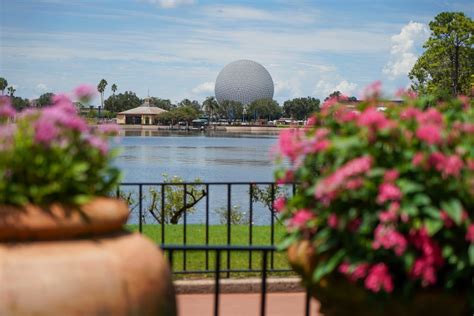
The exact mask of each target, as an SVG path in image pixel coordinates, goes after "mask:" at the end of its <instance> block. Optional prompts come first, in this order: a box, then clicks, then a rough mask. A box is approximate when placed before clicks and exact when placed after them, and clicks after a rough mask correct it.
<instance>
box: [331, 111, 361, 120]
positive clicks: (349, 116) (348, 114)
mask: <svg viewBox="0 0 474 316" xmlns="http://www.w3.org/2000/svg"><path fill="white" fill-rule="evenodd" d="M358 117H359V112H358V111H354V110H350V109H347V108H341V109H340V110H337V111H336V112H335V113H334V118H335V119H336V120H337V121H338V122H339V123H346V122H352V121H356V120H357V118H358Z"/></svg>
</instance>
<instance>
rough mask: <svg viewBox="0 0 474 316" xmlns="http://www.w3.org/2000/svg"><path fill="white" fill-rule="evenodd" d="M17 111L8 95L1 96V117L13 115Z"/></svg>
mask: <svg viewBox="0 0 474 316" xmlns="http://www.w3.org/2000/svg"><path fill="white" fill-rule="evenodd" d="M15 114H16V111H15V109H14V108H13V106H12V104H11V101H10V98H9V97H6V96H0V117H7V118H8V117H13V116H15Z"/></svg>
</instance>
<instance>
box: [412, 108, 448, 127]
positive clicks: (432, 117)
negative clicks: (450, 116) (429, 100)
mask: <svg viewBox="0 0 474 316" xmlns="http://www.w3.org/2000/svg"><path fill="white" fill-rule="evenodd" d="M416 119H417V121H418V123H419V124H420V125H435V126H439V125H441V124H442V123H443V115H441V113H439V111H438V110H436V109H435V108H430V109H428V110H427V111H425V112H421V113H420V114H419V115H418V116H417V117H416Z"/></svg>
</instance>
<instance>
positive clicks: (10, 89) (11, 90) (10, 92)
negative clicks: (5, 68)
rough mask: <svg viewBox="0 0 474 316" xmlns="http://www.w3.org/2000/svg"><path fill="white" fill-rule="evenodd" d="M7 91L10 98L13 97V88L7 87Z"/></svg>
mask: <svg viewBox="0 0 474 316" xmlns="http://www.w3.org/2000/svg"><path fill="white" fill-rule="evenodd" d="M7 91H8V95H9V96H11V97H13V95H14V94H15V91H16V89H15V88H13V87H12V86H9V87H8V88H7Z"/></svg>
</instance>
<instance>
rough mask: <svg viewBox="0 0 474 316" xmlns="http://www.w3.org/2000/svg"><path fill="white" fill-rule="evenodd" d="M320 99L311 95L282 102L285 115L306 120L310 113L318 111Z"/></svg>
mask: <svg viewBox="0 0 474 316" xmlns="http://www.w3.org/2000/svg"><path fill="white" fill-rule="evenodd" d="M320 104H321V101H320V100H319V99H315V98H313V97H306V98H295V99H292V100H287V101H285V103H283V112H284V113H285V116H287V117H292V118H293V119H296V120H306V119H307V118H308V117H309V116H310V115H311V114H312V113H314V112H317V111H319V106H320Z"/></svg>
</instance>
